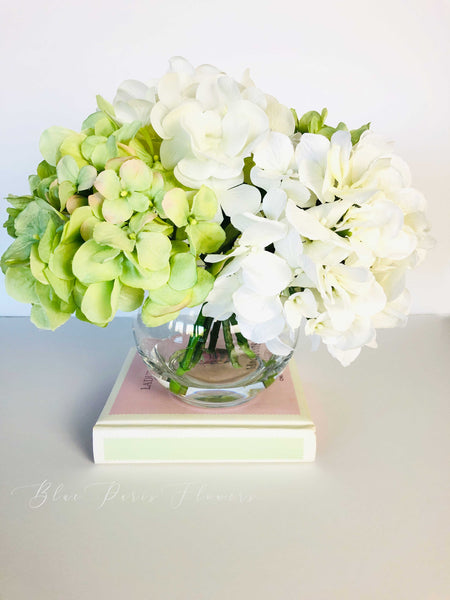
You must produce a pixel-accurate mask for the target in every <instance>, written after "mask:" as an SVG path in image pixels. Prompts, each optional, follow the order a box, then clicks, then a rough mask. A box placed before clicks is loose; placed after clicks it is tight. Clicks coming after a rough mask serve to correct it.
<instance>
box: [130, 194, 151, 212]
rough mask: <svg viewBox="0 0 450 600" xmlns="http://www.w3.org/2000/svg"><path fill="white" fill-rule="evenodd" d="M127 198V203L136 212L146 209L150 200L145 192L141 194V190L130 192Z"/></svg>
mask: <svg viewBox="0 0 450 600" xmlns="http://www.w3.org/2000/svg"><path fill="white" fill-rule="evenodd" d="M127 200H128V204H129V205H130V206H131V208H132V209H133V210H135V211H136V212H144V211H146V210H147V209H148V207H149V205H150V200H149V199H148V198H147V196H146V195H145V194H142V193H141V192H131V194H130V195H129V196H128V198H127Z"/></svg>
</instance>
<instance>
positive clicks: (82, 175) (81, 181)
mask: <svg viewBox="0 0 450 600" xmlns="http://www.w3.org/2000/svg"><path fill="white" fill-rule="evenodd" d="M96 179H97V170H96V168H95V167H93V166H92V165H86V166H85V167H82V168H81V169H80V172H79V174H78V191H80V192H83V191H85V190H90V189H91V187H93V185H94V183H95V180H96Z"/></svg>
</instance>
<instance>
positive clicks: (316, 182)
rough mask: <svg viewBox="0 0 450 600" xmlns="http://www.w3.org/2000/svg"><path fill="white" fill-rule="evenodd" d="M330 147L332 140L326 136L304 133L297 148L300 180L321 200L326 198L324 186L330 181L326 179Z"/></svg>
mask: <svg viewBox="0 0 450 600" xmlns="http://www.w3.org/2000/svg"><path fill="white" fill-rule="evenodd" d="M329 149H330V142H329V141H328V139H327V138H326V137H325V136H323V135H318V134H313V133H304V134H303V135H302V137H301V139H300V143H299V145H298V146H297V148H296V150H295V158H296V160H297V164H298V171H299V180H300V181H301V183H303V184H304V185H306V187H308V188H309V189H311V190H312V191H313V192H314V193H315V194H316V196H317V197H318V198H319V199H321V200H322V199H325V198H324V188H326V187H327V186H328V183H329V182H328V180H326V172H327V165H328V151H329ZM327 199H328V197H327Z"/></svg>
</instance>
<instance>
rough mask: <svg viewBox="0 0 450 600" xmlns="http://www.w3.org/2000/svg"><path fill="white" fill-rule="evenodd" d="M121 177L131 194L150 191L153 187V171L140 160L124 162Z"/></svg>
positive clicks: (134, 159)
mask: <svg viewBox="0 0 450 600" xmlns="http://www.w3.org/2000/svg"><path fill="white" fill-rule="evenodd" d="M119 175H120V179H121V181H122V185H123V187H124V188H125V189H127V190H130V191H131V192H142V191H144V190H148V189H149V187H150V186H151V185H152V179H153V174H152V172H151V170H150V169H149V167H148V166H147V165H146V164H145V163H144V162H143V161H142V160H139V159H138V158H132V159H130V160H127V161H126V162H124V163H123V165H122V166H121V167H120V170H119ZM97 189H98V188H97ZM99 191H101V190H99Z"/></svg>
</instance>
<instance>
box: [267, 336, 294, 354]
mask: <svg viewBox="0 0 450 600" xmlns="http://www.w3.org/2000/svg"><path fill="white" fill-rule="evenodd" d="M266 346H267V349H268V350H269V351H270V352H272V354H276V355H277V356H289V354H291V352H292V351H293V350H294V348H293V347H292V346H289V345H288V344H285V343H284V342H282V341H281V340H280V338H279V337H276V338H273V339H272V340H267V342H266Z"/></svg>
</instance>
